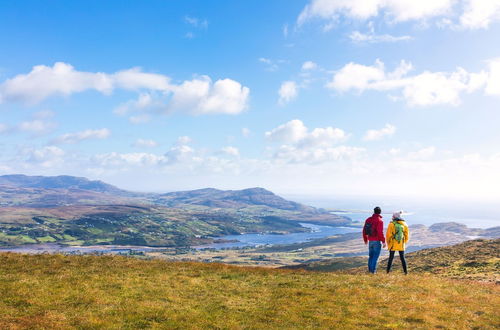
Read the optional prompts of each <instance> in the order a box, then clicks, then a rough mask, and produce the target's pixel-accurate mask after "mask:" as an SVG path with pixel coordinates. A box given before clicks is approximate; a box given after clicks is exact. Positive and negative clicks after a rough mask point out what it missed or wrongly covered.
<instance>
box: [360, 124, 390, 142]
mask: <svg viewBox="0 0 500 330" xmlns="http://www.w3.org/2000/svg"><path fill="white" fill-rule="evenodd" d="M395 132H396V126H394V125H391V124H386V125H385V126H384V127H383V128H381V129H379V130H376V129H370V130H368V131H367V132H366V134H365V136H364V138H363V139H364V140H365V141H375V140H380V139H382V138H384V137H386V136H392V135H394V133H395Z"/></svg>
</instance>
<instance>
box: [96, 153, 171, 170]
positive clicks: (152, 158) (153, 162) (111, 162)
mask: <svg viewBox="0 0 500 330" xmlns="http://www.w3.org/2000/svg"><path fill="white" fill-rule="evenodd" d="M91 162H92V164H93V165H94V166H96V165H97V166H100V167H104V168H106V167H107V168H115V169H116V168H119V167H123V168H128V167H129V166H140V167H146V168H147V167H151V166H153V167H154V166H158V165H160V164H162V163H164V162H166V158H165V156H161V155H155V154H151V153H145V152H132V153H118V152H111V153H106V154H97V155H94V156H93V157H92V159H91Z"/></svg>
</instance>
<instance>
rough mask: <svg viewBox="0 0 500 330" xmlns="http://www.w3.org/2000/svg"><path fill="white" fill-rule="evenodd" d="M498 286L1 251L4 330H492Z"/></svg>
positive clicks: (497, 322) (499, 318) (0, 320)
mask: <svg viewBox="0 0 500 330" xmlns="http://www.w3.org/2000/svg"><path fill="white" fill-rule="evenodd" d="M499 293H500V288H499V287H498V286H496V285H493V284H482V283H476V282H471V281H459V280H451V279H446V278H440V277H435V276H433V275H425V274H410V275H409V276H406V277H405V276H402V275H401V274H391V275H384V274H380V275H375V276H369V275H365V274H359V275H349V274H333V273H322V272H320V273H315V272H306V271H302V270H284V269H264V268H248V267H235V266H228V265H222V264H202V263H175V262H165V261H161V260H139V259H134V258H126V257H117V256H62V255H20V254H12V253H7V254H5V253H4V254H0V328H1V329H17V328H30V329H42V328H45V329H71V328H74V329H82V328H83V329H140V328H165V329H172V328H173V329H180V328H183V329H184V328H187V329H206V328H212V329H270V328H276V329H278V328H279V329H283V328H287V329H293V328H295V329H304V328H310V329H313V328H325V329H326V328H353V329H354V328H388V329H397V328H453V329H465V328H478V329H479V328H480V329H493V328H498V327H500V315H499V314H498V306H500V294H499Z"/></svg>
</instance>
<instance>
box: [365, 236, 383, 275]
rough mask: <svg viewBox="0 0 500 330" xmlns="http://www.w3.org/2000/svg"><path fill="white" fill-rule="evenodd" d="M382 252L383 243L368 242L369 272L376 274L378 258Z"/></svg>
mask: <svg viewBox="0 0 500 330" xmlns="http://www.w3.org/2000/svg"><path fill="white" fill-rule="evenodd" d="M381 250H382V243H381V242H380V241H369V242H368V271H369V272H370V273H374V274H375V272H376V271H377V262H378V257H380V251H381Z"/></svg>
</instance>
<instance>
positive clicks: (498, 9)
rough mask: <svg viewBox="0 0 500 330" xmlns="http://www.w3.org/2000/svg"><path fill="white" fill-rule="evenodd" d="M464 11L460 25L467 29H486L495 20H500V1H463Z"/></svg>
mask: <svg viewBox="0 0 500 330" xmlns="http://www.w3.org/2000/svg"><path fill="white" fill-rule="evenodd" d="M464 3H465V5H464V6H465V10H464V12H463V14H462V15H461V16H460V24H461V26H462V27H464V28H469V29H487V28H488V27H489V26H490V24H491V23H492V22H493V21H495V20H500V1H498V0H465V1H464Z"/></svg>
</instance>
